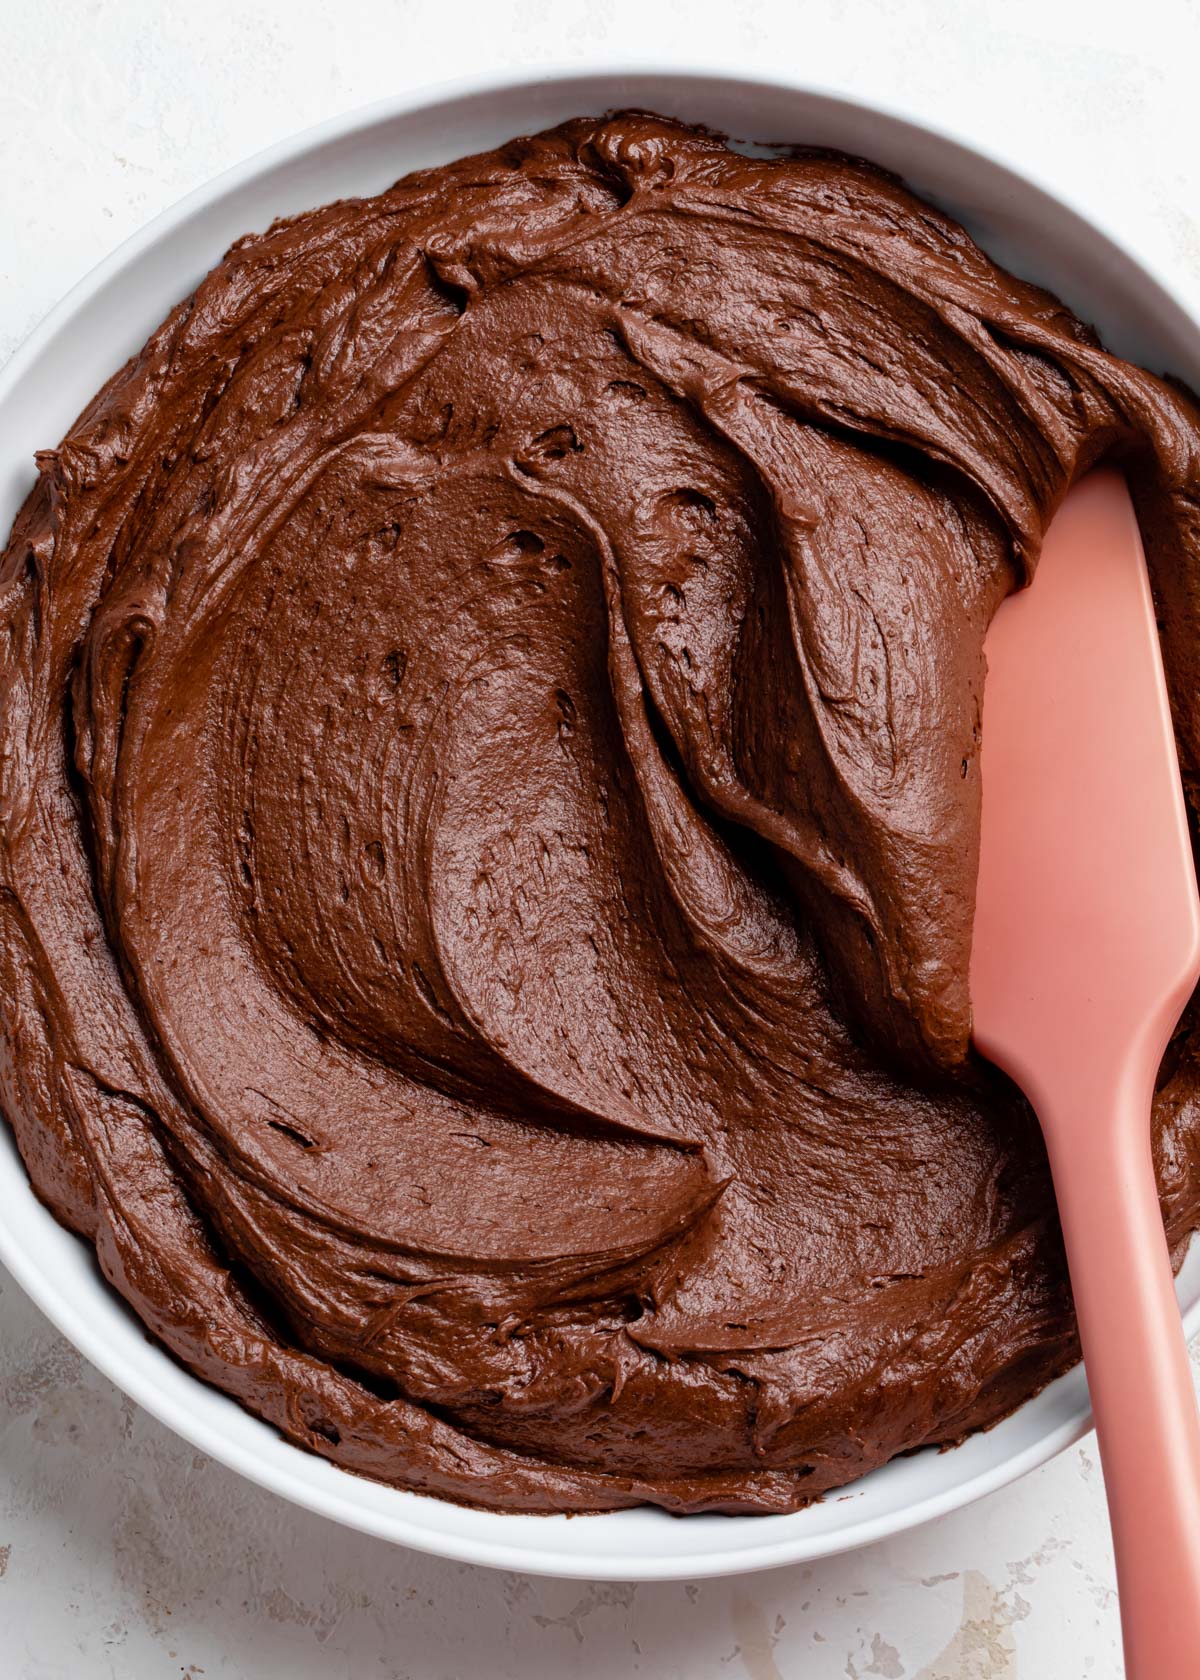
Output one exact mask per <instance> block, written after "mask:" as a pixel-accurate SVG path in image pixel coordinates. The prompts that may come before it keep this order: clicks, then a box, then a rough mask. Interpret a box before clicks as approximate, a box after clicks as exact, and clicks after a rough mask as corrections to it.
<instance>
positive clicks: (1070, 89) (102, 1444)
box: [0, 0, 1200, 1680]
mask: <svg viewBox="0 0 1200 1680" xmlns="http://www.w3.org/2000/svg"><path fill="white" fill-rule="evenodd" d="M0 40H3V56H2V58H0V64H2V66H3V68H2V72H0V160H2V165H3V166H2V167H0V361H2V360H3V359H4V358H6V357H7V355H8V354H9V353H10V352H11V351H12V350H13V349H14V348H15V346H16V345H17V343H18V342H19V341H20V339H21V338H22V337H23V336H24V335H25V333H26V332H27V331H28V330H29V329H30V328H31V327H32V326H33V325H34V323H35V322H36V321H37V320H38V319H39V318H40V317H41V316H42V315H43V314H44V313H45V312H46V310H47V309H48V308H49V307H50V305H51V304H52V303H54V302H55V300H56V299H57V298H58V297H59V296H61V294H62V293H63V292H64V291H66V290H67V288H68V287H69V286H70V285H71V284H72V283H73V282H74V281H75V280H76V279H77V278H78V277H79V276H80V275H81V274H82V273H83V272H84V271H85V270H86V269H87V268H89V267H90V266H91V265H92V264H93V263H94V262H96V261H97V260H98V259H99V258H100V257H102V256H104V255H105V254H106V253H107V252H108V251H109V250H110V249H111V248H112V247H113V246H114V245H115V244H117V243H118V242H119V241H120V240H121V239H123V238H124V237H125V235H126V234H128V233H130V232H132V231H133V230H134V229H136V228H138V227H140V226H141V225H142V224H143V223H144V222H145V221H146V220H147V219H148V218H149V217H150V216H151V215H153V214H154V213H155V212H156V211H157V210H159V209H161V208H162V207H163V206H165V205H167V204H168V203H170V202H171V201H172V200H174V199H175V198H177V197H179V196H180V195H181V194H182V193H183V192H185V191H187V190H188V189H189V188H190V187H192V186H195V185H196V184H198V183H199V182H201V181H203V180H205V179H206V178H207V177H209V176H210V175H212V174H214V173H215V172H216V171H217V170H219V169H222V168H224V167H225V166H226V165H227V164H230V163H233V162H235V161H237V160H238V159H239V158H241V157H243V156H245V155H246V154H247V153H249V152H251V151H253V150H255V149H257V148H258V147H260V146H262V145H265V144H267V143H269V142H270V141H272V140H274V139H276V138H278V137H280V136H281V135H284V134H287V133H289V132H291V131H293V130H294V129H296V128H299V127H302V126H304V125H306V124H308V123H310V122H315V121H317V120H319V119H321V118H322V117H325V116H329V115H331V114H333V113H335V112H337V111H340V110H342V109H345V108H347V107H349V106H352V105H355V104H359V103H362V102H365V101H367V100H370V99H375V98H380V97H383V96H385V95H387V94H390V93H394V92H396V91H398V90H401V89H403V88H405V87H409V86H412V85H414V84H418V83H422V82H428V81H436V80H438V79H441V78H444V77H448V76H453V75H458V74H460V73H464V72H471V71H477V70H483V69H487V68H488V67H489V66H493V65H524V66H528V65H536V64H537V63H550V62H564V61H572V62H587V61H592V62H595V61H599V60H606V61H611V60H613V59H617V58H622V57H632V56H638V57H645V58H655V59H662V58H672V57H682V58H697V59H705V60H709V61H713V62H719V61H724V62H726V63H727V64H728V65H730V66H731V67H732V66H734V65H745V66H747V67H758V68H763V67H766V68H771V67H774V66H778V65H781V64H786V65H787V66H788V68H789V69H790V70H791V71H792V72H793V73H803V74H805V75H807V76H810V77H811V78H812V79H813V80H814V81H817V82H821V83H823V84H825V85H828V86H830V87H835V88H842V89H845V90H847V91H849V92H852V93H863V94H867V95H872V96H875V97H878V98H882V99H885V100H887V101H888V102H890V103H892V104H894V105H898V106H901V107H905V108H907V109H909V110H911V111H912V112H913V113H914V114H915V115H917V116H921V115H924V116H927V117H930V118H933V119H935V120H937V121H939V122H941V123H945V124H946V125H948V126H950V127H952V128H956V129H958V130H960V131H961V132H963V133H965V134H967V135H968V136H970V137H972V138H974V139H975V140H976V141H978V142H980V143H982V144H984V145H985V146H988V147H990V148H992V149H994V150H996V151H997V152H999V153H1000V154H1002V155H1003V156H1005V157H1006V158H1007V159H1009V160H1010V161H1012V162H1014V163H1016V164H1017V165H1018V166H1020V165H1021V164H1022V162H1025V163H1027V164H1029V165H1031V166H1033V167H1036V168H1037V169H1038V171H1039V172H1040V173H1043V174H1045V175H1047V176H1048V177H1049V179H1050V180H1051V181H1052V182H1054V183H1055V184H1057V185H1058V186H1059V187H1060V188H1061V189H1062V190H1063V191H1064V192H1066V193H1067V194H1068V195H1069V196H1070V197H1072V198H1073V199H1074V200H1075V201H1076V202H1078V203H1080V204H1081V205H1082V206H1083V207H1084V208H1091V209H1092V210H1093V211H1094V212H1095V213H1096V214H1097V215H1098V216H1099V217H1100V218H1101V219H1102V220H1104V221H1105V222H1106V223H1107V224H1108V225H1109V226H1110V227H1112V228H1114V229H1115V230H1116V231H1117V232H1118V233H1119V234H1120V235H1122V236H1123V237H1124V239H1125V240H1126V241H1127V242H1128V243H1130V244H1132V245H1133V246H1134V247H1135V248H1138V249H1141V250H1142V251H1143V252H1145V253H1146V255H1147V256H1148V257H1150V258H1151V259H1152V260H1153V262H1154V263H1155V264H1156V265H1157V266H1159V267H1160V268H1161V269H1162V270H1163V271H1164V272H1165V273H1166V275H1167V276H1168V277H1169V278H1170V279H1172V280H1173V281H1174V283H1175V284H1176V285H1177V287H1178V288H1179V289H1180V291H1181V292H1183V293H1184V294H1185V295H1187V296H1188V297H1189V299H1190V301H1191V302H1192V304H1193V307H1195V308H1197V309H1200V144H1198V143H1197V142H1198V141H1200V125H1198V123H1197V118H1196V115H1195V103H1194V101H1195V93H1194V78H1195V69H1194V67H1195V65H1196V63H1197V62H1200V10H1197V9H1196V8H1194V6H1193V5H1192V4H1191V3H1190V0H1138V4H1137V6H1136V7H1134V8H1128V7H1122V8H1107V7H1102V6H1097V5H1095V4H1094V0H1093V3H1091V4H1086V5H1084V4H1074V3H1068V0H1008V3H1007V4H1006V6H1005V7H1004V8H1002V9H1000V8H984V7H982V6H978V7H977V6H974V5H972V4H964V3H962V0H957V3H956V0H841V3H839V0H824V3H821V4H817V3H816V0H812V3H809V4H806V5H803V6H798V5H796V4H795V3H794V0H727V3H725V4H714V3H712V0H674V3H658V4H655V3H654V0H525V3H524V4H522V5H521V6H519V7H514V6H505V5H501V4H497V3H495V0H491V3H488V0H483V3H479V0H457V4H455V5H444V6H434V5H431V4H429V0H390V3H389V0H338V3H337V4H336V5H333V6H331V5H329V4H328V0H292V3H291V4H281V3H278V0H276V3H268V0H206V3H205V4H202V5H199V6H196V7H194V8H193V7H184V6H173V5H167V4H164V5H161V6H158V5H155V4H153V3H152V0H91V3H87V0H42V3H41V4H40V5H38V6H36V7H35V6H33V5H31V4H27V3H24V0H0ZM54 441H56V440H54V439H48V438H39V439H31V440H30V443H31V448H32V447H33V445H34V444H43V443H51V442H54ZM1119 1651H1120V1643H1119V1629H1118V1622H1117V1614H1116V1603H1115V1597H1114V1593H1113V1587H1112V1556H1111V1550H1110V1547H1109V1542H1108V1535H1107V1527H1106V1522H1105V1514H1104V1502H1103V1488H1102V1486H1101V1482H1100V1474H1099V1469H1098V1467H1097V1464H1096V1461H1095V1452H1094V1444H1093V1443H1091V1442H1085V1443H1084V1445H1083V1446H1082V1447H1080V1448H1077V1449H1075V1450H1074V1451H1072V1452H1070V1453H1067V1454H1065V1455H1064V1456H1063V1457H1061V1458H1060V1459H1058V1460H1057V1461H1056V1462H1054V1463H1053V1464H1051V1465H1049V1466H1047V1467H1046V1468H1045V1469H1043V1470H1040V1471H1038V1472H1036V1473H1035V1474H1033V1475H1032V1476H1029V1477H1027V1478H1026V1480H1025V1481H1024V1482H1022V1483H1020V1484H1018V1485H1017V1486H1016V1487H1014V1488H1010V1489H1008V1490H1006V1491H1005V1492H1003V1493H1000V1494H996V1495H994V1496H993V1497H992V1498H990V1499H988V1500H985V1501H984V1502H982V1503H981V1504H979V1505H977V1506H975V1507H973V1508H972V1509H970V1510H968V1511H965V1512H961V1513H959V1514H957V1515H956V1516H953V1517H950V1518H947V1519H945V1520H943V1521H942V1522H940V1523H937V1524H934V1525H931V1526H929V1527H927V1528H925V1529H923V1530H921V1531H919V1532H918V1533H917V1534H915V1535H911V1536H908V1537H906V1538H903V1539H901V1540H897V1541H892V1542H888V1543H886V1544H884V1545H881V1546H878V1547H875V1548H872V1549H871V1550H869V1551H864V1552H859V1553H856V1554H852V1555H850V1556H848V1557H845V1558H842V1559H835V1560H832V1561H830V1562H827V1563H824V1564H817V1565H813V1566H805V1567H799V1568H796V1569H791V1570H780V1571H776V1572H773V1573H770V1574H765V1575H758V1576H750V1577H746V1578H744V1579H742V1580H739V1581H728V1582H708V1583H703V1584H697V1585H694V1586H691V1585H678V1586H675V1585H664V1586H645V1587H634V1586H613V1585H602V1586H595V1587H589V1586H587V1585H581V1584H580V1583H578V1582H575V1583H561V1584H559V1583H554V1582H548V1581H537V1580H531V1579H527V1578H524V1577H521V1576H516V1575H511V1574H492V1573H489V1572H486V1571H482V1570H476V1569H472V1568H470V1567H468V1566H465V1565H457V1564H447V1563H441V1562H438V1561H435V1560H432V1559H427V1558H421V1557H418V1556H416V1555H414V1554H411V1553H406V1552H403V1551H399V1550H397V1549H394V1548H391V1547H388V1546H386V1545H384V1544H382V1543H379V1542H375V1541H370V1540H367V1539H365V1538H363V1537H361V1536H357V1535H353V1534H350V1533H347V1532H345V1531H343V1530H340V1529H338V1528H335V1527H334V1526H333V1525H331V1524H328V1523H326V1522H324V1521H323V1520H321V1519H319V1518H316V1517H312V1516H308V1515H306V1514H304V1513H302V1512H299V1511H296V1510H293V1509H292V1508H290V1507H289V1506H287V1505H285V1504H284V1503H282V1502H281V1501H279V1500H278V1499H276V1498H274V1497H273V1496H272V1495H270V1494H266V1493H263V1492H261V1491H259V1490H257V1489H255V1488H252V1487H250V1486H249V1485H248V1484H246V1483H244V1482H242V1481H241V1480H240V1479H239V1478H238V1477H237V1476H235V1475H233V1474H232V1473H231V1472H229V1471H227V1470H225V1469H222V1468H220V1467H218V1466H216V1465H215V1464H213V1463H211V1462H210V1461H208V1460H207V1459H205V1458H203V1457H200V1456H197V1455H196V1454H195V1453H194V1452H193V1450H192V1449H191V1448H190V1447H187V1446H185V1445H184V1444H183V1443H181V1442H179V1441H177V1440H176V1439H175V1438H174V1437H173V1436H171V1435H169V1434H168V1433H167V1432H166V1431H165V1430H164V1429H163V1428H161V1427H160V1426H159V1425H158V1424H157V1423H155V1422H153V1421H152V1420H151V1419H150V1418H148V1417H147V1416H146V1415H145V1414H144V1413H142V1412H141V1411H139V1410H138V1408H137V1407H135V1406H134V1405H133V1404H132V1403H131V1402H129V1401H127V1400H125V1399H124V1398H123V1397H122V1396H121V1395H120V1394H119V1393H118V1392H117V1391H116V1390H115V1389H114V1388H113V1387H112V1386H111V1384H109V1383H108V1382H107V1381H106V1380H105V1379H104V1378H102V1377H100V1376H99V1375H97V1374H96V1373H95V1372H94V1371H92V1370H91V1369H90V1368H89V1367H87V1366H85V1365H84V1363H83V1362H82V1360H81V1359H80V1358H79V1356H78V1355H77V1354H76V1353H75V1352H74V1351H73V1350H72V1349H71V1348H70V1347H69V1346H68V1345H67V1344H66V1343H64V1342H63V1341H62V1339H61V1338H60V1337H59V1336H58V1335H57V1333H56V1332H55V1331H53V1330H52V1329H51V1328H50V1327H49V1325H48V1324H47V1323H46V1322H45V1321H44V1320H43V1319H42V1318H41V1316H40V1315H39V1314H38V1312H37V1311H36V1310H35V1309H34V1308H33V1307H32V1306H31V1305H30V1304H29V1303H28V1302H27V1301H26V1299H25V1298H24V1296H23V1295H22V1294H21V1292H20V1291H19V1290H18V1289H17V1287H16V1285H15V1284H13V1283H12V1282H11V1281H10V1280H9V1279H8V1278H7V1277H6V1276H5V1275H3V1274H2V1273H0V1676H3V1680H99V1677H108V1676H113V1677H119V1680H151V1677H154V1680H157V1677H159V1676H171V1675H179V1676H184V1677H187V1680H193V1677H198V1676H201V1675H204V1676H208V1677H211V1676H217V1675H224V1676H236V1677H238V1680H242V1677H246V1680H251V1677H257V1676H260V1675H261V1676H272V1677H274V1676H288V1677H289V1680H317V1677H321V1680H367V1677H370V1676H386V1677H388V1680H509V1677H513V1680H515V1677H517V1676H520V1677H522V1680H559V1677H560V1676H566V1675H573V1676H579V1677H581V1680H615V1677H617V1676H622V1675H642V1676H649V1677H652V1680H727V1677H728V1680H739V1677H746V1680H867V1677H882V1680H1018V1677H1020V1680H1076V1677H1083V1676H1087V1677H1089V1680H1116V1677H1117V1676H1119V1675H1120V1673H1121V1664H1120V1655H1119Z"/></svg>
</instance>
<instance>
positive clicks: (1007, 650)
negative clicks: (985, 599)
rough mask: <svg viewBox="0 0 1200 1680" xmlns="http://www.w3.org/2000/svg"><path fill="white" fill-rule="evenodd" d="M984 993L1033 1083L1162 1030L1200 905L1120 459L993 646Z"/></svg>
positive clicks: (1186, 981) (979, 988)
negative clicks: (1083, 1057) (1064, 1065)
mask: <svg viewBox="0 0 1200 1680" xmlns="http://www.w3.org/2000/svg"><path fill="white" fill-rule="evenodd" d="M985 652H986V655H987V667H988V668H987V680H986V686H985V690H984V705H983V740H982V748H981V758H980V773H981V775H982V781H983V795H982V797H983V812H982V831H981V848H980V863H979V881H978V888H977V898H976V909H975V923H974V942H973V950H972V957H971V972H970V981H971V998H972V1008H973V1016H974V1037H975V1042H976V1044H977V1045H978V1047H979V1048H980V1049H981V1050H982V1051H983V1053H984V1054H985V1055H986V1056H988V1057H989V1058H990V1059H991V1060H993V1061H995V1062H996V1063H998V1064H999V1065H1000V1066H1001V1067H1003V1068H1004V1069H1005V1070H1006V1071H1007V1072H1008V1073H1010V1074H1011V1075H1012V1076H1013V1077H1014V1078H1015V1079H1016V1080H1017V1081H1018V1083H1019V1084H1021V1085H1022V1086H1023V1087H1024V1088H1025V1090H1026V1091H1027V1092H1029V1094H1030V1095H1031V1096H1033V1097H1034V1098H1035V1101H1036V1097H1037V1093H1038V1092H1039V1091H1045V1090H1046V1089H1047V1085H1048V1083H1050V1084H1052V1083H1053V1082H1054V1079H1055V1076H1056V1069H1057V1068H1058V1067H1059V1066H1060V1065H1061V1064H1062V1063H1063V1062H1064V1059H1065V1060H1066V1061H1067V1062H1069V1063H1070V1064H1071V1066H1072V1068H1074V1067H1077V1065H1078V1061H1079V1057H1080V1055H1081V1054H1084V1055H1094V1056H1096V1057H1100V1058H1103V1057H1104V1056H1105V1054H1106V1050H1107V1047H1108V1046H1109V1045H1110V1044H1116V1045H1122V1044H1127V1043H1128V1042H1129V1039H1130V1035H1131V1034H1135V1033H1136V1034H1138V1035H1145V1034H1150V1035H1152V1036H1153V1035H1157V1037H1158V1038H1159V1039H1161V1043H1159V1045H1158V1051H1159V1052H1160V1053H1161V1049H1162V1048H1163V1046H1165V1043H1166V1040H1167V1037H1168V1036H1169V1034H1170V1031H1171V1029H1172V1027H1173V1026H1174V1024H1175V1021H1176V1019H1177V1017H1178V1013H1179V1011H1180V1009H1181V1008H1182V1006H1183V1004H1184V1002H1185V1001H1186V999H1187V997H1188V995H1189V993H1190V991H1191V989H1192V988H1193V986H1194V985H1195V983H1196V978H1197V973H1198V971H1200V904H1198V901H1197V892H1196V873H1195V866H1194V862H1193V857H1192V848H1191V842H1190V839H1189V835H1188V826H1187V818H1186V815H1185V810H1184V801H1183V793H1182V788H1181V786H1180V778H1179V766H1178V761H1177V758H1176V751H1175V736H1174V730H1173V728H1172V724H1171V715H1170V708H1169V704H1168V699H1167V689H1166V682H1165V678H1164V675H1163V667H1162V656H1161V650H1160V647H1159V640H1158V630H1157V625H1156V622H1155V615H1154V603H1153V599H1152V596H1151V592H1150V584H1149V579H1148V577H1147V573H1146V563H1145V557H1144V555H1143V552H1142V544H1141V538H1140V536H1139V533H1138V528H1137V521H1136V519H1135V517H1134V512H1133V506H1132V503H1131V502H1130V499H1129V493H1128V491H1127V489H1126V486H1125V481H1124V479H1123V477H1122V476H1121V475H1120V474H1119V473H1117V472H1115V471H1112V470H1111V469H1101V470H1098V471H1096V472H1093V473H1091V474H1090V475H1089V476H1088V477H1087V478H1085V479H1083V480H1082V481H1081V482H1080V483H1079V484H1078V485H1076V486H1075V487H1074V488H1073V489H1072V490H1071V492H1070V494H1069V495H1068V496H1067V498H1066V500H1065V502H1064V503H1063V506H1062V508H1061V509H1060V511H1059V512H1058V514H1057V515H1056V517H1055V519H1054V520H1053V522H1052V524H1051V526H1050V529H1049V530H1048V532H1047V534H1046V539H1045V545H1044V548H1043V552H1042V557H1041V560H1040V562H1039V565H1038V568H1037V571H1036V574H1035V576H1034V580H1033V582H1032V584H1031V585H1030V586H1029V588H1028V589H1025V590H1022V591H1020V592H1019V593H1017V594H1015V595H1013V596H1011V597H1010V598H1009V599H1008V600H1007V601H1005V602H1004V603H1003V604H1002V605H1001V607H1000V609H999V611H998V612H997V614H996V617H995V619H994V621H993V624H992V627H991V629H990V631H989V633H988V637H987V641H986V643H985Z"/></svg>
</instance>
